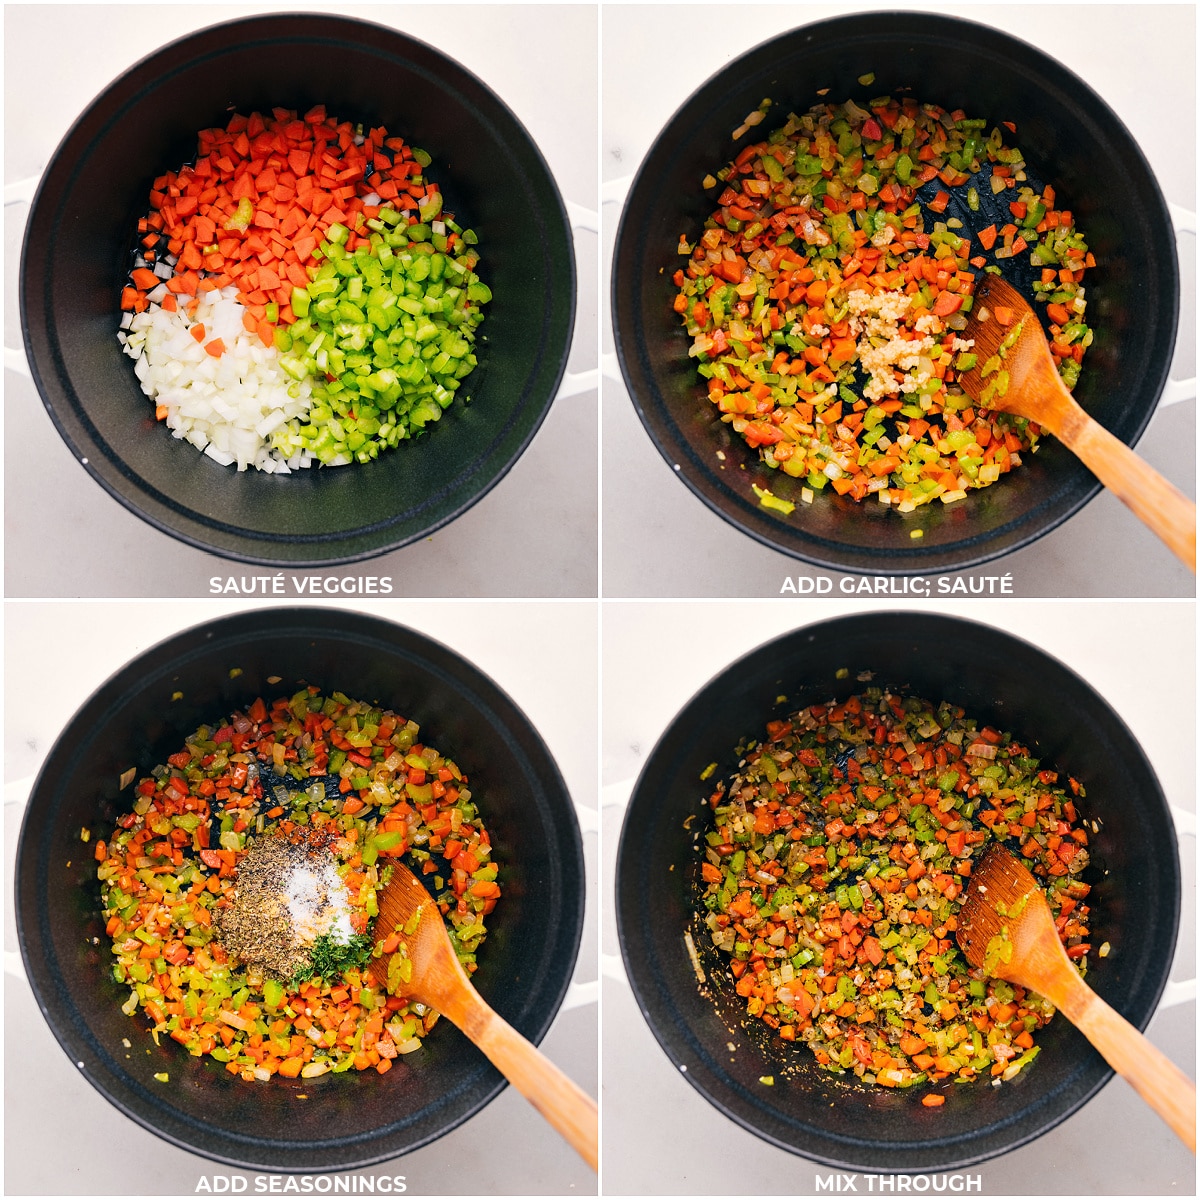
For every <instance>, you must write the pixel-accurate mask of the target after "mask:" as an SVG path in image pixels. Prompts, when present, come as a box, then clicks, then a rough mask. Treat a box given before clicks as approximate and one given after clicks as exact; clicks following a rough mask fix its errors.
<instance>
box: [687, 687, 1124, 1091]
mask: <svg viewBox="0 0 1200 1200" xmlns="http://www.w3.org/2000/svg"><path fill="white" fill-rule="evenodd" d="M1082 795H1083V789H1082V787H1080V785H1079V784H1078V783H1077V782H1076V781H1075V780H1073V779H1071V780H1068V783H1067V786H1066V787H1064V786H1061V785H1060V784H1059V781H1058V774H1057V773H1056V772H1055V771H1053V770H1049V769H1045V768H1043V767H1042V766H1041V764H1040V763H1039V762H1038V761H1037V760H1036V759H1034V758H1033V757H1031V755H1030V753H1029V750H1028V748H1027V747H1025V746H1023V745H1021V744H1019V743H1018V742H1017V741H1015V740H1014V739H1013V737H1012V736H1011V734H1008V733H1004V732H1001V731H1000V730H997V729H994V728H991V727H990V726H984V727H983V728H979V727H978V726H977V724H976V722H975V721H973V720H971V719H970V718H968V717H967V716H966V715H965V713H964V712H963V711H962V710H961V709H959V708H956V707H955V706H953V705H949V704H945V703H942V704H938V705H936V706H935V705H933V704H930V703H928V702H926V701H924V700H918V699H914V698H911V697H900V696H896V695H892V694H889V693H887V692H883V691H881V690H880V689H878V688H873V689H868V690H867V691H866V692H864V693H863V694H861V695H858V696H854V697H851V698H850V699H849V700H846V701H844V702H842V703H830V704H826V705H817V706H813V707H810V708H806V709H802V710H800V711H799V712H797V713H794V714H793V715H791V716H790V717H788V718H787V719H785V720H779V721H772V722H770V723H769V724H768V726H767V736H766V739H765V740H764V741H763V742H761V743H751V744H750V745H749V746H747V747H746V748H745V750H744V758H743V760H742V762H741V763H740V764H739V770H738V773H737V775H735V776H734V777H733V778H732V779H731V780H729V781H728V782H727V783H722V784H720V785H719V786H718V787H717V789H716V790H715V792H713V794H712V796H711V799H710V804H711V807H712V810H713V827H712V829H711V830H710V831H709V832H708V833H707V834H706V835H705V837H704V839H703V843H702V849H703V862H702V863H701V866H700V874H701V880H702V886H703V893H702V902H703V908H704V910H705V915H704V916H703V921H704V924H705V926H706V927H707V930H708V934H709V936H710V937H711V941H712V943H713V945H714V946H715V947H716V948H717V950H718V951H719V952H720V954H721V955H723V956H727V958H728V965H729V970H730V972H731V973H732V975H733V977H734V979H735V980H736V985H735V986H736V990H737V994H738V995H739V996H742V997H744V999H745V1001H746V1012H747V1014H748V1015H749V1016H750V1017H753V1018H756V1019H758V1020H761V1021H763V1022H764V1023H765V1024H766V1025H767V1026H769V1027H770V1028H771V1029H773V1030H775V1031H776V1032H777V1033H778V1035H779V1037H780V1038H782V1039H783V1040H785V1041H793V1042H794V1041H801V1042H805V1043H807V1044H808V1046H809V1047H810V1049H811V1050H812V1052H813V1054H814V1055H815V1056H816V1059H817V1062H818V1063H820V1064H821V1065H822V1066H823V1067H825V1068H827V1069H828V1070H830V1071H832V1072H835V1073H842V1072H846V1071H851V1072H853V1073H854V1074H855V1075H857V1076H858V1077H860V1078H861V1079H863V1080H864V1081H865V1082H867V1083H871V1084H878V1085H879V1086H881V1087H900V1088H907V1087H913V1086H917V1085H927V1084H932V1083H937V1082H939V1081H943V1080H953V1081H954V1082H961V1083H965V1082H967V1081H969V1080H972V1079H974V1078H976V1077H978V1076H991V1077H992V1081H993V1083H995V1084H999V1083H1000V1082H1001V1081H1003V1080H1008V1079H1012V1078H1013V1077H1014V1076H1015V1075H1017V1074H1018V1073H1019V1072H1020V1071H1021V1070H1023V1069H1024V1068H1025V1067H1026V1066H1028V1064H1029V1063H1031V1062H1032V1061H1033V1060H1034V1058H1035V1057H1036V1056H1037V1054H1038V1047H1037V1046H1036V1045H1035V1044H1034V1040H1033V1035H1034V1033H1035V1032H1036V1031H1037V1030H1038V1029H1039V1028H1041V1027H1042V1026H1043V1025H1045V1024H1046V1022H1047V1021H1049V1020H1050V1018H1051V1017H1052V1016H1053V1013H1054V1010H1053V1008H1052V1006H1051V1005H1050V1004H1049V1003H1048V1002H1047V1001H1045V1000H1044V999H1042V998H1041V997H1039V996H1036V995H1034V994H1032V993H1029V992H1026V991H1025V990H1024V989H1023V988H1020V987H1018V986H1016V985H1013V984H1010V983H1007V982H1005V981H1004V980H1001V979H995V978H990V977H988V975H987V973H986V972H985V971H983V970H972V969H971V968H970V967H969V965H968V964H967V963H966V961H965V959H964V958H963V956H962V955H961V953H960V952H959V950H958V947H957V945H956V943H955V938H954V931H955V928H956V925H957V921H956V914H957V913H958V910H959V903H958V901H959V899H960V897H961V895H962V892H963V887H964V881H965V880H966V879H967V878H968V877H969V876H970V874H971V865H972V860H973V859H974V858H975V857H976V856H977V855H978V854H979V853H981V851H982V848H983V847H984V846H985V845H986V843H987V842H988V841H989V839H996V840H998V841H1001V842H1003V843H1006V844H1007V846H1008V848H1009V849H1010V850H1012V851H1013V853H1015V854H1019V855H1020V856H1021V857H1022V858H1023V860H1024V861H1025V864H1026V866H1028V867H1029V868H1030V869H1031V870H1032V871H1033V873H1034V875H1036V876H1037V877H1038V881H1039V883H1040V885H1041V886H1042V888H1043V889H1044V890H1045V893H1046V897H1047V899H1048V901H1049V903H1050V909H1051V912H1052V913H1053V914H1054V917H1055V923H1056V925H1057V928H1058V931H1059V935H1060V937H1061V938H1062V940H1063V942H1064V944H1065V945H1066V947H1067V954H1068V955H1069V956H1070V957H1071V958H1072V959H1074V960H1076V962H1077V964H1078V965H1079V967H1080V969H1081V971H1082V970H1086V966H1087V955H1088V953H1089V952H1090V951H1091V948H1092V947H1091V943H1090V942H1089V940H1088V937H1089V932H1088V926H1089V916H1090V914H1089V908H1088V905H1087V903H1086V900H1087V897H1088V895H1089V893H1090V890H1091V888H1090V885H1088V884H1087V883H1085V882H1084V881H1083V879H1082V878H1081V873H1082V871H1083V870H1084V868H1085V867H1086V866H1087V863H1088V850H1087V845H1088V831H1087V829H1086V828H1085V825H1084V823H1083V821H1082V820H1081V818H1080V815H1079V812H1078V809H1077V807H1076V803H1075V800H1076V798H1077V797H1081V796H1082ZM1093 832H1094V828H1093ZM994 949H995V953H996V954H1003V953H1004V947H1003V946H998V947H995V948H994ZM1105 950H1106V947H1101V950H1100V953H1101V954H1102V955H1103V954H1104V953H1105ZM1008 952H1009V953H1011V947H1009V948H1008ZM992 965H995V963H994V960H993V964H992ZM923 1102H924V1103H926V1104H929V1105H938V1104H940V1103H942V1097H941V1096H939V1095H937V1094H934V1093H930V1094H929V1095H928V1096H926V1097H925V1098H924V1101H923Z"/></svg>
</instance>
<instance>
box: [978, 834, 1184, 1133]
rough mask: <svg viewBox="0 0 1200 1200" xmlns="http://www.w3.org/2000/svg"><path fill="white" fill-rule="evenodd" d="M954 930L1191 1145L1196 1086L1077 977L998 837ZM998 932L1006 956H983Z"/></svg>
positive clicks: (1046, 910)
mask: <svg viewBox="0 0 1200 1200" xmlns="http://www.w3.org/2000/svg"><path fill="white" fill-rule="evenodd" d="M957 936H958V944H959V946H960V947H961V948H962V952H963V954H964V955H965V956H966V958H967V961H968V962H969V963H970V964H971V966H973V967H982V966H983V965H984V961H985V959H992V958H994V959H995V960H996V961H995V963H994V965H991V969H992V970H994V972H995V974H996V975H997V976H998V977H999V978H1001V979H1007V980H1008V981H1009V982H1010V983H1015V984H1019V985H1020V986H1021V987H1023V988H1028V989H1029V990H1030V991H1034V992H1037V993H1038V994H1039V995H1041V996H1044V997H1045V998H1046V999H1047V1000H1049V1001H1050V1003H1051V1004H1053V1005H1054V1006H1055V1008H1057V1009H1058V1010H1059V1011H1060V1012H1061V1013H1062V1014H1063V1016H1065V1017H1066V1018H1067V1020H1068V1021H1070V1022H1071V1024H1072V1025H1074V1026H1075V1027H1076V1028H1077V1029H1078V1030H1079V1031H1080V1033H1082V1034H1083V1035H1084V1036H1085V1037H1086V1038H1087V1039H1088V1041H1089V1042H1091V1043H1092V1045H1093V1046H1095V1047H1096V1049H1097V1050H1099V1051H1100V1053H1101V1054H1102V1055H1104V1058H1105V1060H1106V1061H1107V1062H1108V1064H1109V1066H1111V1067H1112V1068H1113V1070H1115V1071H1116V1072H1117V1073H1118V1074H1120V1075H1123V1076H1124V1077H1125V1078H1126V1079H1127V1080H1128V1081H1129V1083H1130V1084H1131V1085H1132V1086H1133V1088H1134V1090H1135V1091H1137V1092H1138V1094H1139V1095H1140V1096H1141V1097H1142V1099H1143V1100H1145V1101H1146V1103H1147V1104H1149V1105H1150V1107H1151V1108H1152V1109H1154V1111H1155V1112H1156V1113H1158V1115H1159V1116H1160V1117H1162V1119H1163V1120H1164V1121H1166V1123H1167V1124H1168V1125H1170V1127H1171V1128H1172V1129H1173V1130H1174V1131H1175V1133H1177V1134H1178V1135H1179V1136H1180V1137H1181V1138H1182V1139H1183V1141H1184V1142H1185V1143H1186V1144H1187V1146H1188V1148H1189V1149H1190V1150H1191V1151H1192V1153H1193V1154H1194V1153H1195V1152H1196V1085H1195V1084H1194V1083H1193V1082H1192V1081H1191V1080H1190V1079H1189V1078H1188V1077H1187V1076H1186V1075H1184V1073H1183V1072H1182V1071H1180V1069H1179V1068H1178V1067H1177V1066H1175V1064H1174V1063H1173V1062H1171V1060H1170V1059H1169V1058H1167V1056H1166V1055H1165V1054H1163V1053H1162V1051H1160V1050H1159V1049H1158V1048H1157V1047H1156V1046H1154V1045H1152V1044H1151V1043H1150V1042H1149V1041H1148V1040H1147V1039H1146V1038H1145V1037H1144V1036H1143V1035H1142V1034H1141V1033H1139V1032H1138V1030H1137V1029H1135V1028H1134V1027H1133V1026H1132V1025H1131V1024H1130V1023H1129V1022H1128V1021H1126V1020H1125V1018H1124V1017H1123V1016H1121V1014H1120V1013H1118V1012H1117V1011H1116V1010H1115V1009H1113V1008H1111V1007H1110V1006H1109V1005H1107V1004H1105V1002H1104V1001H1103V1000H1101V999H1100V997H1099V996H1097V995H1096V993H1095V992H1093V991H1092V989H1091V988H1090V987H1088V985H1087V984H1086V983H1084V981H1083V979H1082V978H1081V976H1080V974H1079V972H1078V971H1077V970H1076V969H1075V964H1074V963H1073V962H1072V961H1071V960H1070V959H1069V958H1068V957H1067V952H1066V950H1064V949H1063V944H1062V942H1061V940H1060V939H1059V936H1058V930H1057V929H1055V927H1054V918H1053V916H1052V915H1051V912H1050V905H1049V904H1048V903H1047V901H1046V897H1045V896H1044V895H1043V894H1042V891H1041V889H1040V888H1039V887H1038V884H1037V880H1036V879H1034V877H1033V875H1032V874H1031V873H1030V871H1029V870H1028V868H1026V867H1025V865H1024V864H1023V863H1022V862H1021V861H1020V860H1019V859H1018V858H1016V857H1015V856H1014V855H1013V854H1011V853H1010V852H1009V851H1008V850H1006V849H1004V847H1003V846H1001V845H999V844H998V843H993V844H992V845H991V846H989V847H988V848H987V850H985V851H984V853H983V854H982V855H981V856H980V858H979V861H978V862H977V863H976V864H975V868H974V870H973V871H972V872H971V882H970V884H969V886H968V888H967V891H966V893H965V895H964V897H963V903H962V908H961V910H960V911H959V914H958V931H957ZM997 939H999V940H1000V941H1002V942H1006V943H1008V945H1009V946H1010V947H1011V950H1012V954H1011V957H1008V958H1007V959H1006V958H1005V956H1004V955H1003V954H993V955H988V949H989V946H993V947H995V946H996V941H997Z"/></svg>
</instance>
